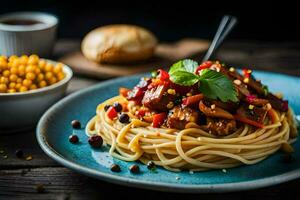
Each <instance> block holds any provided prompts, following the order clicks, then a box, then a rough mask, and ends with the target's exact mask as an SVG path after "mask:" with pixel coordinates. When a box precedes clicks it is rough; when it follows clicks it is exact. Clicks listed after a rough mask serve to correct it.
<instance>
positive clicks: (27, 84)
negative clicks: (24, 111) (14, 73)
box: [23, 79, 32, 88]
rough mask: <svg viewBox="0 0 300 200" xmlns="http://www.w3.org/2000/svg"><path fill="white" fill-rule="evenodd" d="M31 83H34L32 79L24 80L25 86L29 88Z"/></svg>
mask: <svg viewBox="0 0 300 200" xmlns="http://www.w3.org/2000/svg"><path fill="white" fill-rule="evenodd" d="M31 84H32V81H31V80H30V79H24V80H23V86H26V87H27V88H29V87H30V85H31Z"/></svg>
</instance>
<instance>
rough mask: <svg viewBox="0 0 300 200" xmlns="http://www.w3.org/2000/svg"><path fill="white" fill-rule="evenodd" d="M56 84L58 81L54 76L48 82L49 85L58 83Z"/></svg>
mask: <svg viewBox="0 0 300 200" xmlns="http://www.w3.org/2000/svg"><path fill="white" fill-rule="evenodd" d="M56 82H57V79H56V78H55V77H54V76H52V77H51V78H50V79H49V80H48V83H49V85H52V84H54V83H56Z"/></svg>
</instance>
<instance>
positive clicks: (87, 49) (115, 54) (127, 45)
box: [81, 24, 157, 64]
mask: <svg viewBox="0 0 300 200" xmlns="http://www.w3.org/2000/svg"><path fill="white" fill-rule="evenodd" d="M156 44H157V39H156V37H155V36H154V35H153V33H151V32H150V31H148V30H146V29H145V28H142V27H139V26H134V25H121V24H120V25H109V26H103V27H100V28H97V29H94V30H92V31H91V32H89V33H88V34H87V35H86V36H85V38H84V39H83V41H82V44H81V49H82V53H83V55H84V56H85V57H86V58H88V59H89V60H92V61H95V62H100V63H113V64H122V63H133V62H138V61H145V60H147V59H149V58H150V57H152V56H153V53H154V50H155V47H156Z"/></svg>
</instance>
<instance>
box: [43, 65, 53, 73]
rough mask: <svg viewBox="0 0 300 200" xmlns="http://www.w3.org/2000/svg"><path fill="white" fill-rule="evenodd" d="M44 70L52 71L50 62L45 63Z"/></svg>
mask: <svg viewBox="0 0 300 200" xmlns="http://www.w3.org/2000/svg"><path fill="white" fill-rule="evenodd" d="M44 71H45V72H52V71H53V65H52V64H51V63H47V64H46V66H45V69H44Z"/></svg>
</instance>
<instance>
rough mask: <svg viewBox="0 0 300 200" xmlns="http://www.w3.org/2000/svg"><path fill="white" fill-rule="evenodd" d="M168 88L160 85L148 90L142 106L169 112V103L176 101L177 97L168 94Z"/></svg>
mask: <svg viewBox="0 0 300 200" xmlns="http://www.w3.org/2000/svg"><path fill="white" fill-rule="evenodd" d="M167 90H168V86H165V85H159V86H157V87H154V88H151V89H148V90H147V91H146V92H145V95H144V97H143V99H142V104H144V106H146V107H147V108H149V109H150V110H156V111H167V110H168V108H167V105H168V103H169V102H173V101H174V100H175V98H176V97H175V95H171V94H168V93H167Z"/></svg>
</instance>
